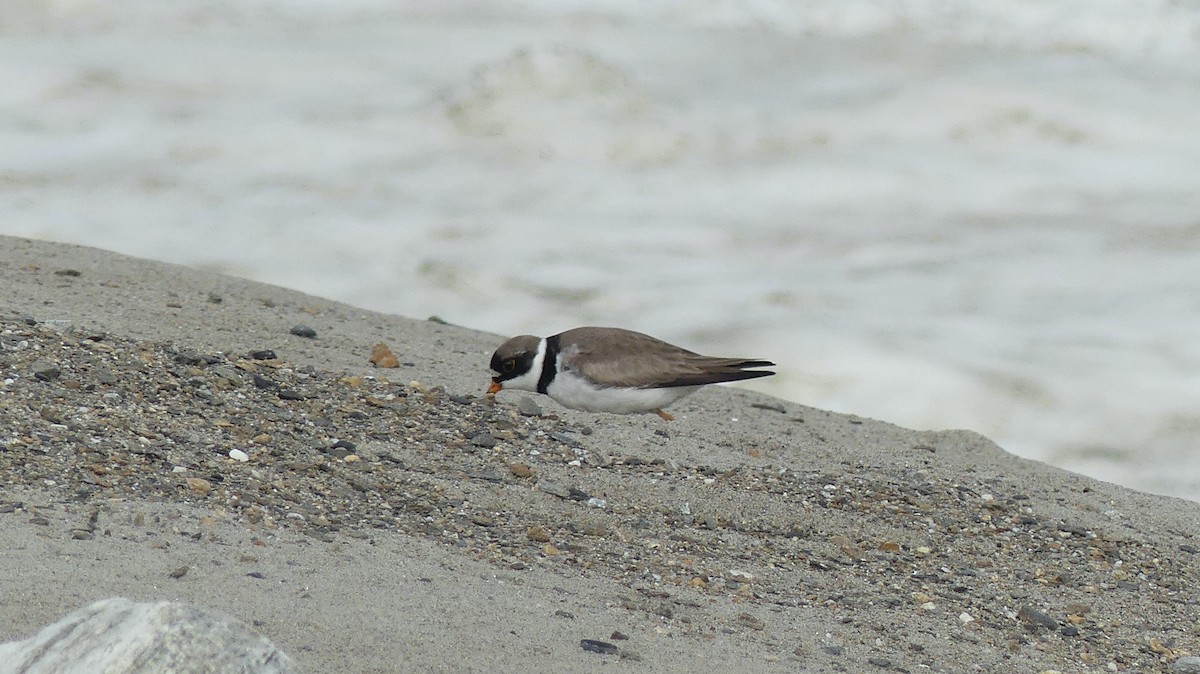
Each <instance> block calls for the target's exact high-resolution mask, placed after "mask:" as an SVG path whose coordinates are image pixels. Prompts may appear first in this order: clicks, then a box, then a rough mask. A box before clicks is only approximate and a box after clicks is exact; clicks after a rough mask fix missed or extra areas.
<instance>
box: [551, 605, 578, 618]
mask: <svg viewBox="0 0 1200 674" xmlns="http://www.w3.org/2000/svg"><path fill="white" fill-rule="evenodd" d="M554 615H556V616H558V617H559V618H566V619H567V620H574V619H575V614H574V613H571V612H570V611H564V610H562V609H561V608H560V609H558V610H557V611H555V612H554Z"/></svg>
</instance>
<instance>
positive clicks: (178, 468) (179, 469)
mask: <svg viewBox="0 0 1200 674" xmlns="http://www.w3.org/2000/svg"><path fill="white" fill-rule="evenodd" d="M171 472H172V473H186V472H187V468H184V467H183V466H175V467H174V468H172V469H171Z"/></svg>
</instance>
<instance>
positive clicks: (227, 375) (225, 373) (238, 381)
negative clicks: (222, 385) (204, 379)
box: [212, 365, 242, 387]
mask: <svg viewBox="0 0 1200 674" xmlns="http://www.w3.org/2000/svg"><path fill="white" fill-rule="evenodd" d="M212 373H213V374H215V375H216V376H218V377H220V378H221V379H224V380H225V381H227V382H229V383H230V384H233V385H234V386H235V387H236V386H241V385H242V375H241V374H240V373H238V371H237V370H235V369H233V368H232V367H229V366H228V365H218V366H216V367H214V368H213V369H212Z"/></svg>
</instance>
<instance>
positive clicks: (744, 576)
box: [729, 569, 754, 583]
mask: <svg viewBox="0 0 1200 674" xmlns="http://www.w3.org/2000/svg"><path fill="white" fill-rule="evenodd" d="M729 577H730V578H732V579H734V580H736V581H738V582H739V583H749V582H750V581H752V580H754V574H753V573H750V572H749V571H742V570H741V569H730V570H729Z"/></svg>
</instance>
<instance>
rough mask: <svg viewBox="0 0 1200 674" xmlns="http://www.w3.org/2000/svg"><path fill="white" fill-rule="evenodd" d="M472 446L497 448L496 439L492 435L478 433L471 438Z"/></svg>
mask: <svg viewBox="0 0 1200 674" xmlns="http://www.w3.org/2000/svg"><path fill="white" fill-rule="evenodd" d="M471 444H472V445H475V446H476V447H484V448H490V447H495V446H496V437H495V436H494V435H492V434H491V433H486V432H485V433H477V434H475V435H473V436H471Z"/></svg>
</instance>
